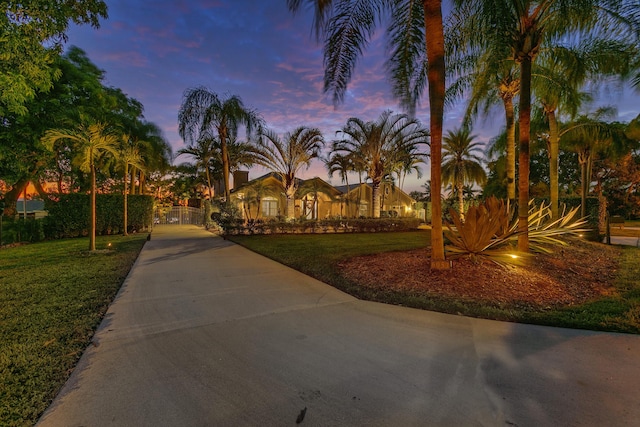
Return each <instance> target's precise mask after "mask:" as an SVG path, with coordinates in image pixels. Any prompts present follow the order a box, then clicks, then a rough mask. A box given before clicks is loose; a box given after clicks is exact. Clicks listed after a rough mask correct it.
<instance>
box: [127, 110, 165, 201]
mask: <svg viewBox="0 0 640 427" xmlns="http://www.w3.org/2000/svg"><path fill="white" fill-rule="evenodd" d="M129 132H130V135H131V138H132V139H133V141H135V144H136V146H137V147H138V149H139V151H140V157H141V158H142V164H144V166H145V167H144V169H140V168H137V167H135V166H134V167H133V168H132V171H131V176H132V184H134V183H135V179H134V176H135V175H136V172H137V173H138V174H139V175H138V194H145V184H146V178H147V176H149V175H151V174H156V175H159V176H162V175H164V174H165V173H167V172H168V171H169V169H170V168H171V158H172V153H171V145H169V143H168V142H167V140H166V139H165V138H164V136H163V135H162V131H161V130H160V128H159V127H158V126H157V125H156V124H155V123H152V122H147V121H146V120H137V121H136V123H135V125H134V126H133V128H131V129H130V130H129ZM134 188H135V187H133V186H132V189H131V192H132V193H135V191H134Z"/></svg>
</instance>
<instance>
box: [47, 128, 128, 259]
mask: <svg viewBox="0 0 640 427" xmlns="http://www.w3.org/2000/svg"><path fill="white" fill-rule="evenodd" d="M119 139H120V138H119V136H118V135H116V134H115V133H113V132H112V131H110V130H109V129H108V127H107V125H105V124H104V123H91V124H81V125H78V127H77V128H75V129H49V130H48V131H46V132H45V134H44V136H43V137H42V143H43V144H44V145H45V147H47V148H48V149H50V150H53V146H54V145H55V143H56V142H57V141H60V140H67V141H70V142H71V143H72V144H74V147H73V150H74V151H75V152H76V158H75V160H76V161H77V162H78V163H79V165H80V169H81V170H82V171H83V172H86V173H89V174H90V175H91V190H90V200H91V202H90V203H91V206H90V219H89V250H90V251H95V250H96V163H97V162H98V161H99V160H100V159H101V158H102V157H103V156H104V155H105V154H110V155H114V156H116V155H117V152H116V150H117V147H118V142H119Z"/></svg>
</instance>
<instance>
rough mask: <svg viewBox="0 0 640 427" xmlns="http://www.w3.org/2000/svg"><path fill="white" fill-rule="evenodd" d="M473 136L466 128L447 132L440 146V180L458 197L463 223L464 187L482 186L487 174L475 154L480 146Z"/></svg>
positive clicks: (480, 160)
mask: <svg viewBox="0 0 640 427" xmlns="http://www.w3.org/2000/svg"><path fill="white" fill-rule="evenodd" d="M475 138H476V136H475V135H471V134H470V130H469V129H467V128H461V129H457V130H455V131H449V132H447V135H445V137H444V138H443V141H444V143H443V144H442V151H443V155H442V161H443V163H442V180H443V182H444V183H445V184H451V186H452V187H453V188H455V192H456V194H457V196H458V211H459V212H460V219H461V220H462V221H464V191H463V190H464V187H465V185H467V184H476V183H477V184H480V185H483V184H484V183H485V182H486V181H487V174H486V172H485V171H484V169H483V168H482V165H481V162H482V159H481V158H480V157H479V156H478V155H476V154H475V152H476V151H480V146H481V144H480V143H478V142H474V139H475Z"/></svg>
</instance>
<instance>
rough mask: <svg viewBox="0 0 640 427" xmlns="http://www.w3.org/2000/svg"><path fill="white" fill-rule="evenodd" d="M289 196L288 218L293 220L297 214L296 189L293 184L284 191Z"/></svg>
mask: <svg viewBox="0 0 640 427" xmlns="http://www.w3.org/2000/svg"><path fill="white" fill-rule="evenodd" d="M284 194H285V196H286V197H287V220H289V221H291V220H294V219H295V215H296V189H295V187H293V186H291V187H288V188H286V189H285V192H284Z"/></svg>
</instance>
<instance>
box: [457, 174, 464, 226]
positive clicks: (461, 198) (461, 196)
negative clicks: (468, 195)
mask: <svg viewBox="0 0 640 427" xmlns="http://www.w3.org/2000/svg"><path fill="white" fill-rule="evenodd" d="M463 188H464V185H462V183H461V182H458V184H457V185H456V189H457V190H458V211H459V212H460V221H462V222H464V194H463V193H462V191H463Z"/></svg>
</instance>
